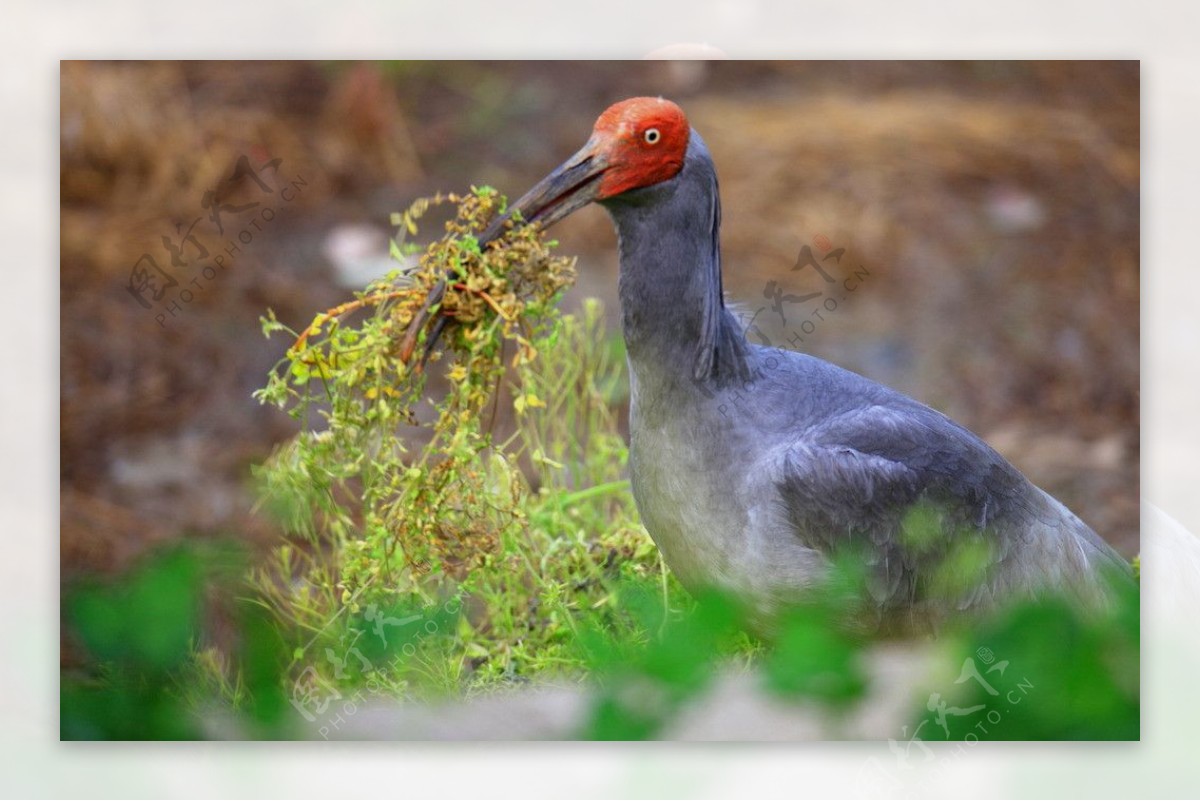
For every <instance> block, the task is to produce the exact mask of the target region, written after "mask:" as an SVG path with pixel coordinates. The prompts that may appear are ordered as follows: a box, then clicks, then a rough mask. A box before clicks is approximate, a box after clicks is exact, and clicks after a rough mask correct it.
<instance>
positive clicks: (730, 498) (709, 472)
mask: <svg viewBox="0 0 1200 801" xmlns="http://www.w3.org/2000/svg"><path fill="white" fill-rule="evenodd" d="M603 205H605V207H606V208H607V209H608V211H609V213H610V214H611V216H612V218H613V221H614V224H615V225H616V228H617V233H618V239H619V244H620V262H621V274H620V299H621V313H622V324H623V330H624V335H625V340H626V344H627V349H628V354H629V369H630V378H631V389H632V395H631V412H630V414H631V420H630V430H631V443H630V470H631V482H632V486H633V493H634V497H635V499H636V501H637V505H638V509H639V512H640V513H641V516H642V520H643V523H644V524H645V526H646V529H647V531H649V533H650V535H651V536H652V537H653V539H654V541H655V542H656V543H657V544H658V546H659V548H660V549H661V550H662V552H663V554H664V556H665V558H666V561H667V563H668V564H669V565H670V566H671V568H672V570H674V571H675V573H676V574H677V575H678V576H679V578H680V580H681V581H682V582H683V583H684V585H685V586H688V587H693V588H694V587H700V586H704V585H718V586H723V587H726V588H728V589H732V590H734V591H735V592H738V593H740V594H742V595H744V596H747V597H749V598H751V599H752V600H753V601H754V602H755V603H756V604H758V605H759V606H760V607H763V608H764V609H770V608H773V607H774V606H776V605H777V604H779V603H785V602H787V601H788V600H789V599H790V598H793V597H795V595H796V594H797V592H798V591H800V590H802V589H804V588H806V587H808V586H810V585H812V584H813V582H814V581H816V580H817V579H818V578H819V577H820V576H821V575H822V574H823V573H824V571H825V570H826V569H827V567H828V565H829V561H830V558H831V556H832V555H833V554H834V553H836V552H838V551H839V550H840V549H842V548H844V547H846V546H855V547H858V548H860V549H861V553H862V554H863V555H864V556H865V557H866V558H867V560H868V561H869V562H871V563H872V564H873V567H872V571H871V573H870V579H869V588H870V592H871V595H872V597H873V598H874V599H875V601H876V602H877V603H878V605H879V607H880V608H881V609H901V610H911V609H913V608H914V607H916V606H918V605H921V604H925V603H929V604H932V605H934V606H937V607H939V608H940V609H942V610H945V609H950V608H965V607H967V606H972V605H979V604H986V603H988V602H990V601H992V600H994V599H999V598H1000V597H1003V596H1005V595H1007V594H1009V593H1012V592H1025V591H1034V590H1035V589H1037V588H1038V587H1040V586H1042V585H1045V584H1049V585H1052V586H1063V585H1067V584H1069V585H1071V586H1072V587H1075V588H1082V589H1083V590H1084V591H1085V592H1087V591H1089V588H1092V589H1094V588H1095V586H1096V582H1095V579H1096V578H1097V574H1098V573H1099V572H1100V569H1101V566H1110V567H1112V568H1113V569H1115V570H1116V571H1121V570H1128V566H1127V565H1126V564H1125V562H1124V561H1123V560H1122V559H1121V558H1120V557H1119V556H1118V555H1117V554H1116V553H1115V552H1113V551H1112V550H1111V549H1110V548H1109V547H1108V546H1107V545H1106V544H1105V543H1104V542H1103V540H1101V539H1100V538H1099V537H1098V536H1097V535H1096V534H1095V533H1094V532H1093V531H1092V530H1091V529H1090V528H1089V527H1088V526H1087V525H1085V524H1084V523H1083V522H1082V521H1081V520H1080V519H1079V518H1078V517H1076V516H1075V515H1074V514H1072V513H1071V512H1070V511H1068V510H1067V509H1066V508H1065V507H1064V506H1063V505H1062V504H1060V503H1059V502H1058V501H1056V500H1054V499H1053V498H1051V497H1050V496H1049V495H1047V494H1046V493H1044V492H1043V491H1041V490H1040V489H1038V488H1037V487H1035V486H1034V485H1033V484H1032V483H1030V482H1029V481H1028V480H1027V479H1026V478H1025V477H1024V476H1023V475H1021V473H1020V472H1018V471H1017V470H1016V469H1015V468H1014V467H1013V466H1012V465H1010V464H1009V463H1008V462H1007V461H1005V460H1004V459H1003V458H1002V457H1001V456H1000V455H999V454H997V453H996V452H995V451H994V450H993V449H992V448H990V447H989V446H988V445H987V444H986V443H984V442H983V441H982V440H981V439H979V438H978V437H976V436H975V435H974V434H972V433H971V432H969V431H968V430H966V429H965V428H963V427H962V426H960V425H958V424H957V423H955V422H953V421H952V420H950V419H949V418H947V417H946V416H944V415H942V414H941V413H939V412H937V411H935V410H933V409H931V408H929V407H927V406H925V405H923V404H921V403H919V402H917V401H915V400H913V399H911V398H908V397H907V396H904V395H902V394H900V393H898V392H895V391H893V390H891V389H888V388H887V387H884V386H882V385H880V384H877V383H875V382H872V381H870V380H868V379H866V378H864V377H862V376H859V375H857V374H854V373H851V372H849V371H847V370H843V369H841V368H839V367H836V366H835V365H832V364H829V363H827V362H824V361H821V360H820V359H816V358H813V357H811V356H807V355H805V354H801V353H796V352H793V351H784V350H778V349H774V348H764V347H760V346H757V345H752V344H750V343H748V342H747V341H746V340H745V338H744V336H743V333H742V331H741V329H740V327H739V326H738V324H737V322H736V320H735V319H734V317H733V315H732V314H731V313H730V312H728V311H727V310H726V309H725V307H724V303H723V300H722V290H721V274H720V269H721V267H720V245H719V226H720V205H719V199H718V192H717V183H716V173H715V170H714V168H713V165H712V161H711V158H710V157H709V154H708V151H707V149H706V148H705V146H704V143H703V141H702V140H701V139H700V137H699V136H698V135H697V134H696V132H695V131H694V130H693V131H692V132H691V140H690V143H689V146H688V152H687V158H686V160H685V162H684V167H683V169H682V170H681V171H680V172H679V173H678V174H677V175H676V176H675V177H674V178H672V179H670V180H668V181H664V182H662V183H659V184H655V185H653V186H649V187H645V188H642V189H637V190H634V191H631V192H627V193H624V194H622V195H620V196H618V197H615V198H610V199H608V200H605V201H603ZM914 509H923V510H928V514H926V515H925V516H924V517H921V518H920V520H924V521H926V523H929V522H930V521H933V523H934V527H935V528H936V529H937V531H938V536H937V539H936V540H935V541H934V542H928V541H926V540H921V541H919V542H917V543H916V544H914V543H913V542H912V541H911V539H908V538H906V537H907V535H908V534H910V533H911V532H909V530H908V529H909V527H911V526H912V525H914V523H913V520H914V518H913V517H912V515H913V514H914ZM967 541H974V542H978V543H980V544H982V545H983V546H985V552H986V558H987V567H986V570H985V572H984V574H983V576H982V578H981V579H980V580H979V581H977V582H972V584H971V586H970V587H968V588H965V589H963V590H962V591H959V592H957V593H955V594H953V595H952V597H942V598H927V597H926V592H925V591H926V590H927V589H928V587H927V586H926V583H925V582H926V579H928V576H927V575H926V573H927V571H929V570H932V569H934V568H935V567H936V565H937V563H938V562H939V561H940V560H941V559H942V558H943V557H945V556H946V554H947V553H948V552H949V551H950V550H951V549H952V548H953V547H954V546H955V545H957V544H961V543H963V542H967Z"/></svg>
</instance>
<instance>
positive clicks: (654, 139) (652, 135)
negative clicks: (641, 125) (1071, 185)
mask: <svg viewBox="0 0 1200 801" xmlns="http://www.w3.org/2000/svg"><path fill="white" fill-rule="evenodd" d="M642 138H643V139H645V140H646V144H648V145H657V144H658V140H659V139H661V138H662V134H660V133H659V132H658V129H657V128H647V129H646V132H645V133H644V134H642Z"/></svg>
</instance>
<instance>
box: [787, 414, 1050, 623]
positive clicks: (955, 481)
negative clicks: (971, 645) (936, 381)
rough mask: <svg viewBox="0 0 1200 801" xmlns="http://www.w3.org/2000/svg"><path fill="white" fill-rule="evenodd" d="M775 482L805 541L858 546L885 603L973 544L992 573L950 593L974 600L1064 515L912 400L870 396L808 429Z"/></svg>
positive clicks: (908, 593) (993, 587)
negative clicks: (883, 401) (872, 401)
mask: <svg viewBox="0 0 1200 801" xmlns="http://www.w3.org/2000/svg"><path fill="white" fill-rule="evenodd" d="M778 490H779V498H780V500H781V502H782V504H783V507H784V511H785V514H786V517H787V519H788V521H789V522H790V524H791V526H792V528H793V529H794V531H795V533H796V535H797V536H798V537H799V538H801V540H802V541H804V543H805V544H806V545H809V546H810V547H813V548H815V549H817V550H820V551H822V552H825V553H833V552H836V551H838V550H840V549H842V548H844V547H846V546H851V547H857V548H858V549H859V550H860V552H861V554H862V555H863V556H864V557H865V558H866V559H867V560H868V562H869V563H870V564H871V565H872V567H873V573H872V574H871V575H870V576H869V577H868V579H869V584H868V588H869V589H870V591H871V593H872V595H873V596H874V598H875V600H876V601H878V602H879V603H880V605H883V606H895V605H909V604H912V603H914V602H917V601H919V600H921V596H922V595H923V594H924V593H925V592H926V591H928V589H929V586H928V581H929V580H930V579H931V578H932V577H933V575H934V572H935V571H936V570H937V569H938V568H939V566H940V565H942V564H946V563H947V561H948V560H949V559H950V557H951V556H952V555H953V554H954V553H955V551H956V549H961V548H963V547H968V546H969V547H978V548H979V550H980V551H981V552H982V553H984V554H985V559H986V562H987V564H986V565H985V568H986V572H987V579H986V580H985V581H980V582H977V583H975V584H974V585H972V587H971V589H970V592H968V593H966V594H965V595H963V596H962V597H960V598H957V599H955V601H954V603H955V604H956V605H959V606H965V605H970V604H972V603H975V602H977V601H979V600H981V599H983V598H985V597H987V596H990V595H991V594H992V593H994V592H996V591H997V590H999V589H1001V587H1000V585H1002V584H1007V583H1009V582H1010V580H1011V576H1008V577H1006V573H1007V574H1011V572H1012V571H1011V570H1008V571H1003V570H996V569H994V568H995V567H996V566H998V565H1001V564H1003V563H1006V562H1011V560H1012V559H1013V558H1014V554H1015V552H1017V551H1023V552H1026V553H1028V554H1030V556H1032V552H1031V551H1029V549H1028V548H1025V547H1017V546H1025V545H1027V544H1028V540H1029V539H1030V538H1031V537H1033V536H1035V528H1037V527H1039V526H1041V527H1054V526H1057V525H1059V521H1057V520H1055V519H1054V516H1053V515H1047V514H1046V512H1045V511H1044V510H1043V508H1042V507H1043V504H1042V503H1041V501H1040V497H1039V496H1040V495H1041V493H1040V490H1037V489H1036V488H1035V487H1033V485H1031V484H1030V483H1029V482H1028V480H1026V479H1025V478H1024V476H1022V475H1021V474H1020V473H1019V472H1018V471H1017V470H1016V469H1015V468H1014V467H1012V466H1011V465H1010V464H1008V462H1006V461H1005V460H1004V459H1003V458H1002V457H1001V456H1000V455H999V454H997V453H996V452H995V451H994V450H992V449H991V448H990V447H988V446H987V444H986V443H984V442H983V441H982V440H980V439H979V438H978V437H976V436H975V435H973V434H971V433H970V432H969V431H967V430H966V429H964V428H962V427H961V426H959V425H957V424H956V423H953V422H952V421H950V420H949V418H946V417H944V416H943V415H941V414H939V413H937V412H935V411H933V410H932V409H928V408H927V407H923V406H919V405H918V404H915V403H914V404H912V406H911V407H910V406H907V405H899V404H896V405H868V406H863V407H860V408H858V409H853V410H849V411H846V412H844V413H842V414H839V415H836V416H833V417H831V418H828V419H826V420H825V421H823V422H822V423H820V424H818V425H816V426H813V427H810V428H809V429H807V430H806V431H805V433H804V435H803V437H801V438H800V439H799V440H798V441H796V442H794V443H792V444H791V445H790V446H789V447H788V448H787V450H786V452H785V454H784V461H783V472H782V478H781V479H780V481H779V484H778ZM1035 493H1036V494H1035ZM1049 536H1053V537H1060V535H1057V534H1051V535H1049ZM1060 538H1061V537H1060ZM1023 558H1024V557H1023ZM947 569H949V567H948V568H947Z"/></svg>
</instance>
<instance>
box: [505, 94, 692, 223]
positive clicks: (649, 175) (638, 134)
mask: <svg viewBox="0 0 1200 801" xmlns="http://www.w3.org/2000/svg"><path fill="white" fill-rule="evenodd" d="M690 130H691V129H690V128H689V126H688V121H687V117H686V116H685V115H684V113H683V109H681V108H680V107H679V106H677V105H675V104H674V103H672V102H671V101H670V100H663V99H662V98H661V97H633V98H630V99H629V100H622V101H621V102H620V103H616V104H614V105H612V106H609V107H608V108H607V109H606V110H605V111H604V113H603V114H601V115H600V118H599V119H598V120H596V125H595V127H593V128H592V136H591V138H590V139H588V141H587V144H585V145H584V146H583V147H582V148H581V149H580V150H579V152H578V153H576V154H575V155H574V156H571V158H569V159H567V160H566V161H565V162H563V163H562V164H561V165H560V166H559V167H558V168H557V169H555V170H554V171H553V172H551V173H550V174H549V175H547V176H546V177H545V178H543V179H542V180H541V181H539V182H538V183H537V185H536V186H534V187H533V188H532V189H530V190H529V191H528V192H526V193H525V195H524V196H523V197H522V198H521V199H520V200H518V201H517V202H516V203H514V204H513V206H512V209H511V210H510V214H511V211H519V212H520V213H521V217H522V219H524V220H525V221H526V222H540V223H542V225H543V226H549V225H551V224H553V223H555V222H557V221H558V220H561V219H562V218H563V217H566V216H567V215H568V214H571V213H572V212H574V211H576V210H577V209H580V208H582V207H583V206H586V205H587V204H588V203H591V202H592V201H604V200H608V199H610V198H615V197H617V196H619V195H622V194H624V193H626V192H629V191H632V190H634V189H641V188H642V187H647V186H653V185H654V184H658V183H661V182H663V181H667V180H670V179H671V178H674V177H675V176H676V175H677V174H678V173H679V171H680V170H681V169H683V160H684V156H685V155H686V153H687V148H688V139H689V137H690ZM497 233H498V231H497Z"/></svg>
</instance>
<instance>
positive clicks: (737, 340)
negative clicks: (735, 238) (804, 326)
mask: <svg viewBox="0 0 1200 801" xmlns="http://www.w3.org/2000/svg"><path fill="white" fill-rule="evenodd" d="M604 205H605V207H606V208H607V209H608V211H609V214H610V215H611V216H612V219H613V222H614V224H615V225H616V228H617V239H618V245H619V251H620V260H621V273H620V278H619V295H620V301H621V320H622V327H623V329H624V334H625V345H626V349H627V350H628V353H629V359H630V363H631V365H632V367H633V369H634V370H635V371H636V372H638V373H642V374H652V375H654V376H656V377H660V378H662V379H666V380H668V381H669V382H670V383H672V384H679V385H684V386H687V385H695V386H700V387H706V386H711V387H717V388H719V387H721V386H724V385H727V384H729V383H730V382H740V381H745V380H746V379H748V378H749V377H750V375H751V372H752V367H751V358H752V357H751V354H750V352H749V348H748V346H747V344H746V342H745V339H744V337H743V335H742V331H741V329H740V326H739V325H738V324H737V321H736V320H735V319H734V317H733V315H732V314H731V313H730V312H729V311H728V310H727V309H726V308H725V302H724V298H723V296H722V287H721V246H720V227H721V205H720V197H719V194H718V188H717V178H716V172H715V170H714V169H713V165H712V160H711V159H710V158H709V155H708V151H707V149H706V148H705V147H704V144H703V141H702V140H700V139H699V136H698V135H697V134H696V133H695V131H693V132H692V140H691V143H690V144H689V146H688V154H687V159H686V160H685V162H684V167H683V169H682V170H681V171H680V172H679V174H678V175H676V176H675V177H674V178H672V179H670V180H668V181H665V182H663V183H660V184H656V185H654V186H650V187H645V188H643V189H637V190H634V191H632V192H626V193H624V194H623V195H620V196H618V197H617V198H613V199H610V200H608V201H606V202H605V203H604Z"/></svg>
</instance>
